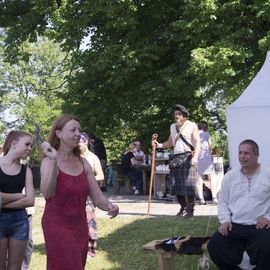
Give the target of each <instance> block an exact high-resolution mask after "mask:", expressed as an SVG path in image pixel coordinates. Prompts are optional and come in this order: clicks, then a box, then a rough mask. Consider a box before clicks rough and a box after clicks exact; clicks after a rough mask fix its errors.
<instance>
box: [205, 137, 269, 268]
mask: <svg viewBox="0 0 270 270" xmlns="http://www.w3.org/2000/svg"><path fill="white" fill-rule="evenodd" d="M258 158H259V147H258V145H257V143H256V142H254V141H252V140H244V141H242V142H241V143H240V145H239V152H238V159H239V162H240V165H241V168H240V169H238V168H237V169H232V170H230V171H229V172H227V173H226V175H225V176H224V179H223V182H222V186H221V192H220V198H219V201H218V218H219V221H220V223H221V225H220V226H219V228H218V231H217V232H216V233H215V234H214V235H213V236H212V237H211V239H210V241H209V243H208V251H209V255H210V257H211V258H212V260H213V262H214V263H215V264H216V266H217V267H218V269H221V270H225V269H226V270H234V269H240V268H239V267H238V265H239V264H240V263H241V261H242V258H243V253H244V251H246V252H247V254H248V255H249V257H250V264H251V265H256V269H260V270H268V269H270V229H269V228H270V197H269V194H270V171H269V170H268V169H266V168H264V167H262V166H261V165H260V164H259V163H258Z"/></svg>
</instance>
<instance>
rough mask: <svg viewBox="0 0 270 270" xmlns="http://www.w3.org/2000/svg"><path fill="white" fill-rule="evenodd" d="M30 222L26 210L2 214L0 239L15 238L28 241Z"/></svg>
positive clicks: (0, 215)
mask: <svg viewBox="0 0 270 270" xmlns="http://www.w3.org/2000/svg"><path fill="white" fill-rule="evenodd" d="M28 237H29V222H28V216H27V213H26V211H25V210H18V211H16V212H10V213H3V212H1V213H0V239H4V238H14V239H16V240H24V241H26V240H28Z"/></svg>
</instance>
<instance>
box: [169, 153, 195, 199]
mask: <svg viewBox="0 0 270 270" xmlns="http://www.w3.org/2000/svg"><path fill="white" fill-rule="evenodd" d="M191 158H192V156H190V158H187V160H186V161H185V162H184V164H183V165H182V166H181V167H179V168H175V169H171V177H172V178H173V182H174V184H173V187H172V194H173V195H176V196H195V188H196V183H197V179H198V170H197V166H191V165H190V160H191Z"/></svg>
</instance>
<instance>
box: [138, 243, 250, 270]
mask: <svg viewBox="0 0 270 270" xmlns="http://www.w3.org/2000/svg"><path fill="white" fill-rule="evenodd" d="M166 240H168V238H166V239H163V240H153V241H151V242H149V243H147V244H145V245H144V246H143V249H144V250H145V251H150V252H153V253H155V254H156V256H157V259H158V265H159V270H176V267H175V261H174V256H175V255H176V254H175V253H173V252H167V251H164V250H162V249H156V245H158V244H160V243H162V242H164V241H166ZM177 256H181V255H177ZM189 256H190V255H189ZM239 267H240V269H243V270H252V269H253V268H254V267H255V266H252V265H250V263H249V257H248V255H247V253H246V252H244V255H243V260H242V262H241V264H240V265H239Z"/></svg>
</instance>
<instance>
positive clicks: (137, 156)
mask: <svg viewBox="0 0 270 270" xmlns="http://www.w3.org/2000/svg"><path fill="white" fill-rule="evenodd" d="M134 144H135V146H136V151H134V153H133V155H134V158H135V160H136V161H137V163H138V164H139V165H140V164H142V163H144V161H145V154H144V152H143V151H142V146H141V143H140V142H139V141H135V142H134Z"/></svg>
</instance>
